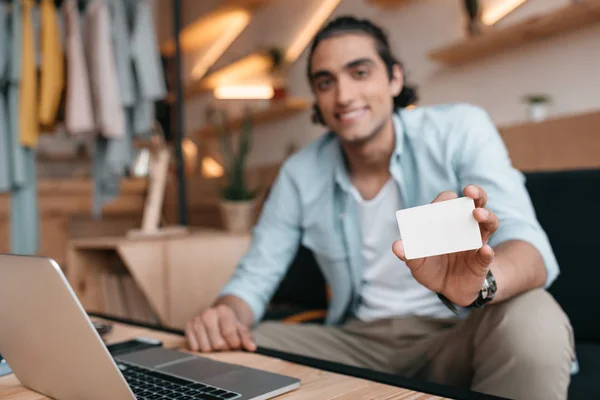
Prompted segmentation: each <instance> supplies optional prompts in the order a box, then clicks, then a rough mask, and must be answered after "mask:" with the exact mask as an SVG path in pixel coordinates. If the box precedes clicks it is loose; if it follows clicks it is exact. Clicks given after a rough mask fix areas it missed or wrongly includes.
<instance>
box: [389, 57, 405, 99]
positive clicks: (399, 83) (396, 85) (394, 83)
mask: <svg viewBox="0 0 600 400" xmlns="http://www.w3.org/2000/svg"><path fill="white" fill-rule="evenodd" d="M403 86H404V74H403V73H402V68H400V65H399V64H394V65H393V67H392V79H390V91H391V93H392V97H396V96H398V95H399V94H400V92H401V91H402V87H403Z"/></svg>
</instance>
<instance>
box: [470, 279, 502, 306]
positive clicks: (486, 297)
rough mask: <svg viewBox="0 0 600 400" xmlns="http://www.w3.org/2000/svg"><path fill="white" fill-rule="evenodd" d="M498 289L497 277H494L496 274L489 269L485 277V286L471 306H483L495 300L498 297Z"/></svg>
mask: <svg viewBox="0 0 600 400" xmlns="http://www.w3.org/2000/svg"><path fill="white" fill-rule="evenodd" d="M496 290H498V287H497V286H496V279H494V275H493V274H492V271H488V273H487V275H486V277H485V279H484V280H483V287H482V288H481V290H480V291H479V296H478V297H477V299H475V301H474V302H473V304H471V305H470V307H475V308H481V307H483V306H484V305H486V304H487V303H489V302H490V301H492V300H494V297H496Z"/></svg>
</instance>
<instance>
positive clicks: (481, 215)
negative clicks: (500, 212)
mask: <svg viewBox="0 0 600 400" xmlns="http://www.w3.org/2000/svg"><path fill="white" fill-rule="evenodd" d="M473 217H475V220H476V221H477V222H479V230H480V231H481V241H482V242H483V244H486V243H487V242H488V240H489V239H490V237H491V236H492V234H493V233H494V232H496V230H498V226H500V221H499V220H498V217H497V216H496V214H494V213H493V212H492V211H490V210H488V209H487V208H476V209H475V210H473Z"/></svg>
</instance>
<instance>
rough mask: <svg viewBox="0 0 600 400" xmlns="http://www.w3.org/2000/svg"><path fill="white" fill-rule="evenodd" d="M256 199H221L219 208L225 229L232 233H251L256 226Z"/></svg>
mask: <svg viewBox="0 0 600 400" xmlns="http://www.w3.org/2000/svg"><path fill="white" fill-rule="evenodd" d="M255 206H256V201H255V200H244V201H228V200H221V202H220V203H219V209H220V211H221V218H222V219H223V225H224V227H225V230H227V231H228V232H231V233H249V232H250V231H251V230H252V227H253V226H254V209H255Z"/></svg>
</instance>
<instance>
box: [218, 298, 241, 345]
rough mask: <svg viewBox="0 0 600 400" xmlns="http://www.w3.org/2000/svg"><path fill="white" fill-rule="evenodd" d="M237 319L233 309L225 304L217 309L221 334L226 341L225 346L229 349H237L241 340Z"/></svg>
mask: <svg viewBox="0 0 600 400" xmlns="http://www.w3.org/2000/svg"><path fill="white" fill-rule="evenodd" d="M237 325H238V320H237V317H236V315H235V313H234V312H233V310H232V309H231V308H229V307H227V306H222V308H221V309H219V326H220V331H221V336H222V337H223V339H225V341H226V342H227V347H228V348H229V349H231V350H239V349H240V347H241V345H242V341H241V337H240V335H239V332H238V326H237Z"/></svg>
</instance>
